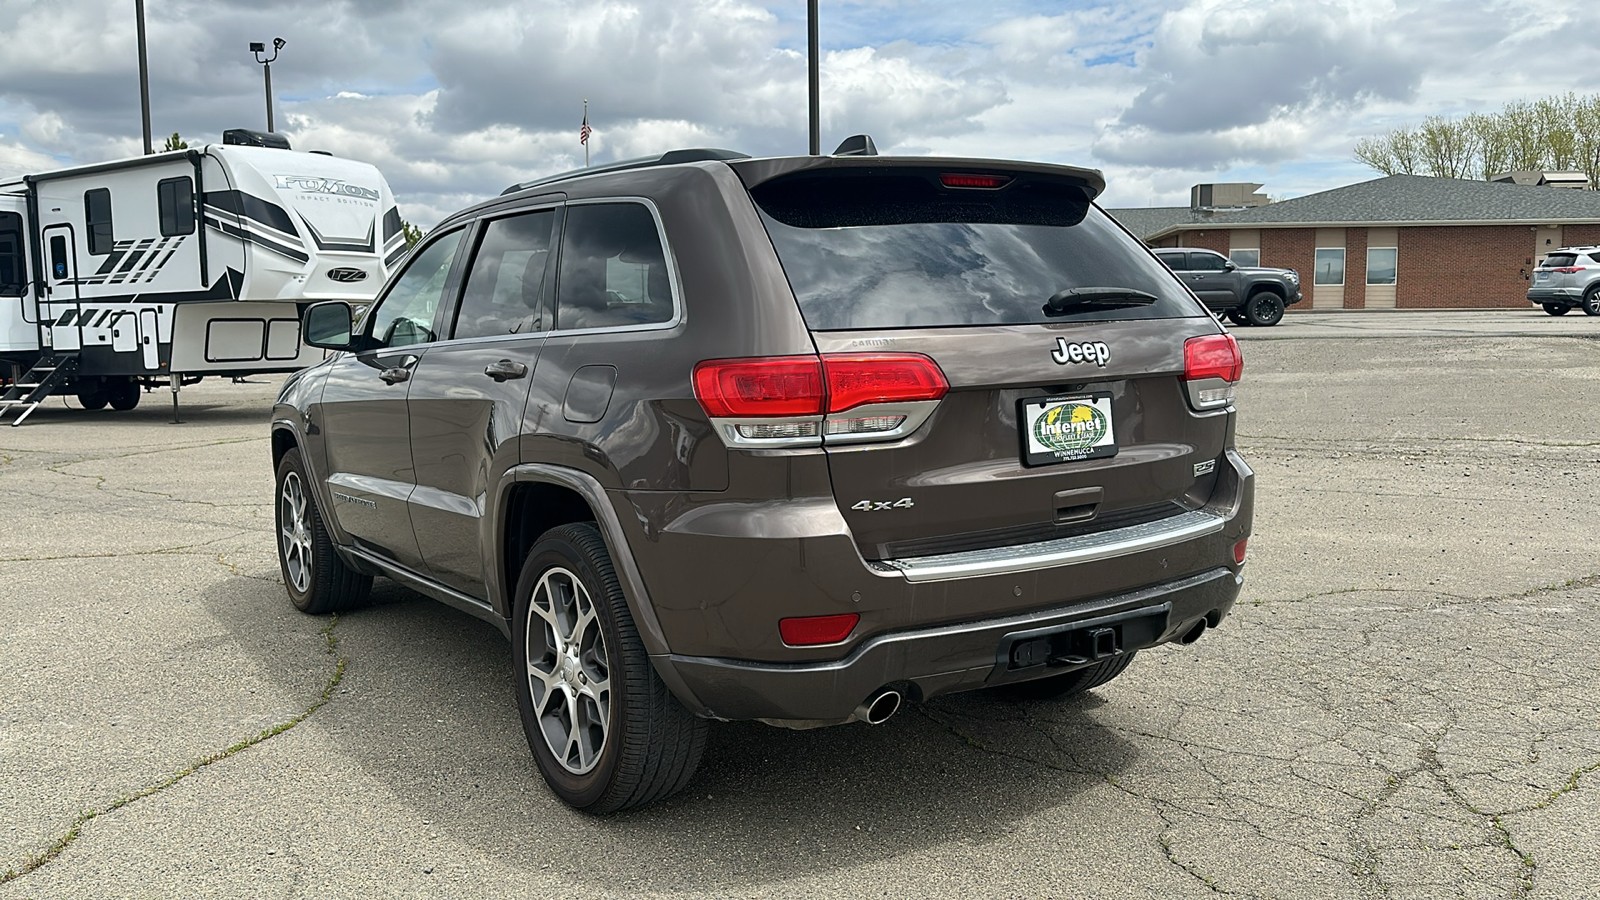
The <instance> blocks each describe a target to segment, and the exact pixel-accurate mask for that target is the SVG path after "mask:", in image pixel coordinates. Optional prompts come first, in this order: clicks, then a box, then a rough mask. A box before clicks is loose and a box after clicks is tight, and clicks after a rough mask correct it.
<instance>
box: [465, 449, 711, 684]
mask: <svg viewBox="0 0 1600 900" xmlns="http://www.w3.org/2000/svg"><path fill="white" fill-rule="evenodd" d="M492 508H493V509H494V510H495V518H494V520H493V523H492V536H493V539H492V540H490V541H487V542H486V543H485V546H487V547H490V548H492V550H491V552H492V553H493V554H494V558H493V559H491V560H490V565H489V566H487V567H486V569H487V573H486V574H487V575H488V577H489V578H491V579H493V581H494V583H493V584H491V585H489V590H488V593H489V600H490V603H491V604H492V605H493V606H494V609H495V611H496V612H497V613H499V614H500V615H501V616H504V617H505V618H506V621H507V625H508V629H507V633H508V634H509V633H511V632H510V629H509V625H510V618H511V611H512V607H513V606H514V605H515V597H514V596H513V595H514V593H515V591H516V584H517V578H518V576H519V575H520V574H521V572H522V564H523V561H524V560H526V559H527V555H528V551H529V550H531V549H532V548H533V545H534V544H535V543H536V542H537V541H538V540H539V536H540V535H542V534H543V533H544V532H546V531H548V530H549V529H551V528H554V527H556V526H558V525H565V524H568V523H570V522H585V521H586V522H591V523H593V524H594V526H595V529H596V530H598V531H599V532H600V538H601V540H603V541H605V544H606V552H607V553H609V554H610V555H611V564H612V566H613V567H614V568H615V570H616V573H617V582H618V583H619V584H620V585H621V587H622V594H623V597H624V598H625V599H626V600H627V602H628V612H629V613H630V614H631V615H632V616H633V624H634V627H635V628H637V629H638V631H639V637H640V639H641V640H642V641H643V642H644V646H645V651H646V652H647V653H648V654H649V655H650V660H651V664H652V665H653V666H654V668H655V670H656V673H657V674H658V675H659V676H660V677H661V680H662V681H663V682H664V683H665V684H666V686H667V689H668V690H670V691H671V692H672V693H673V694H674V695H675V696H677V698H678V700H679V702H680V703H682V704H683V705H684V706H686V707H688V708H689V709H690V710H691V711H693V712H695V713H696V714H697V715H705V714H706V707H705V705H704V704H702V703H701V702H700V701H699V700H698V698H696V697H695V695H694V692H693V691H691V690H689V687H688V685H687V684H685V683H684V681H683V679H682V678H680V677H679V676H678V674H677V672H676V670H674V669H673V667H672V664H671V662H670V656H671V650H670V648H669V647H668V646H667V640H666V636H665V634H664V633H663V632H662V630H661V622H660V620H659V619H658V618H657V617H656V612H655V607H654V606H653V605H652V604H651V602H650V594H649V591H648V590H647V589H646V588H645V584H644V577H643V575H642V574H641V573H640V572H639V566H638V564H637V563H636V562H635V561H634V558H633V553H632V552H631V551H630V549H629V547H628V539H627V536H626V534H625V533H624V531H623V528H622V521H621V519H620V518H619V517H618V515H617V511H616V508H615V507H614V506H612V504H611V500H610V498H609V497H608V496H607V495H606V490H605V488H604V487H603V486H602V485H601V484H600V482H599V481H598V480H596V479H595V478H594V476H592V475H589V474H588V473H586V472H581V471H579V470H577V469H569V468H566V467H565V466H555V465H549V464H546V463H524V464H522V465H519V466H515V467H513V468H512V469H510V470H508V471H507V472H506V474H505V476H504V477H502V478H501V480H500V482H499V484H498V485H497V486H496V498H495V503H494V506H493V507H492Z"/></svg>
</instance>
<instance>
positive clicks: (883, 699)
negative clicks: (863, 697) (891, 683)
mask: <svg viewBox="0 0 1600 900" xmlns="http://www.w3.org/2000/svg"><path fill="white" fill-rule="evenodd" d="M900 699H901V698H900V692H899V691H897V690H894V689H892V688H891V689H888V690H885V691H883V692H881V693H879V694H878V695H877V696H875V697H873V698H872V699H871V700H868V701H867V702H866V703H863V704H861V707H860V708H859V709H857V710H856V715H857V717H858V718H860V719H861V721H863V722H866V723H867V724H868V725H882V724H883V723H885V722H887V721H889V719H890V717H892V716H893V715H894V714H895V713H897V712H899V711H900Z"/></svg>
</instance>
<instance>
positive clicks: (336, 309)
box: [300, 300, 354, 350]
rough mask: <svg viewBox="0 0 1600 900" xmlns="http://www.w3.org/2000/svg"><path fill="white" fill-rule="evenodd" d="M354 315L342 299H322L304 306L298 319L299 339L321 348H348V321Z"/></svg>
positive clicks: (349, 321)
mask: <svg viewBox="0 0 1600 900" xmlns="http://www.w3.org/2000/svg"><path fill="white" fill-rule="evenodd" d="M353 318H354V317H353V316H352V315H351V312H350V304H348V303H346V302H344V301H343V300H324V301H323V302H321V303H313V304H311V305H310V306H308V307H306V317H305V318H304V319H302V320H301V321H300V340H301V342H302V343H305V344H308V345H310V346H312V347H320V348H322V349H323V350H349V349H350V323H351V320H352V319H353Z"/></svg>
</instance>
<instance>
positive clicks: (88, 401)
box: [78, 389, 109, 409]
mask: <svg viewBox="0 0 1600 900" xmlns="http://www.w3.org/2000/svg"><path fill="white" fill-rule="evenodd" d="M107 399H109V398H107V397H106V392H105V391H102V390H98V389H96V390H92V391H84V392H83V393H80V394H79V395H78V403H79V405H81V406H82V407H83V408H84V409H105V408H106V401H107Z"/></svg>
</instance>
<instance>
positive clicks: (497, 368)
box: [409, 209, 556, 600]
mask: <svg viewBox="0 0 1600 900" xmlns="http://www.w3.org/2000/svg"><path fill="white" fill-rule="evenodd" d="M555 224H556V211H555V210H554V209H543V210H536V211H533V212H525V213H520V214H518V215H513V216H506V217H503V218H498V219H491V220H488V221H487V222H485V223H484V224H483V225H482V226H481V227H480V229H479V233H478V238H477V240H476V243H477V247H476V249H475V250H474V251H473V253H472V258H471V262H470V263H468V264H467V265H466V266H465V271H466V272H467V276H466V283H465V284H464V285H463V287H462V290H461V301H460V303H459V304H458V306H457V309H456V310H455V311H453V314H448V315H447V318H448V319H449V320H450V321H449V322H448V323H447V326H446V329H447V330H446V334H447V337H448V338H449V340H447V341H445V342H443V343H441V344H438V345H436V346H434V347H432V348H430V349H429V350H428V352H427V353H426V354H424V356H423V358H422V360H421V362H419V363H418V365H417V371H416V374H415V375H414V376H413V377H412V379H411V396H410V401H409V406H410V410H411V453H412V458H413V461H414V463H415V466H416V473H417V489H416V491H414V492H413V493H412V495H411V521H412V523H413V524H414V525H415V527H416V529H417V531H418V532H419V533H422V534H426V535H428V542H427V546H426V547H425V548H424V551H423V556H424V558H425V559H426V560H427V563H428V568H429V570H430V571H431V572H432V573H433V576H434V577H435V578H437V579H438V580H439V581H441V582H443V583H444V584H447V585H449V586H450V587H453V588H455V589H456V590H459V591H461V592H463V593H466V594H468V595H470V596H472V597H476V598H478V599H482V600H487V599H488V593H489V591H488V587H487V584H486V582H487V581H488V579H489V578H490V576H491V573H490V572H488V571H486V568H485V562H486V560H488V559H490V558H491V557H492V554H486V553H484V552H483V551H484V548H485V547H489V546H492V542H493V540H494V536H493V534H492V533H491V532H490V530H489V528H488V523H489V522H490V521H491V520H492V518H493V517H492V516H490V515H489V514H488V513H489V510H488V509H486V504H487V503H488V500H489V497H490V496H491V494H492V491H493V488H494V486H495V485H496V484H498V483H499V482H500V479H501V477H502V476H503V475H504V474H505V473H506V471H507V470H509V469H511V468H512V467H513V466H515V465H517V463H518V462H519V461H520V457H519V447H520V441H519V436H520V435H521V433H522V422H523V416H522V413H523V408H524V407H525V406H526V405H527V401H528V388H529V385H530V384H532V383H533V370H534V366H535V365H536V364H537V363H538V361H539V350H540V347H541V346H542V345H543V343H544V337H545V327H546V325H547V323H548V321H549V313H548V309H549V308H550V307H549V303H548V300H547V291H548V289H549V287H550V284H551V282H552V281H553V280H554V279H553V278H552V277H551V273H550V272H549V265H548V262H549V260H550V257H551V253H550V246H551V236H552V233H553V231H554V228H555ZM508 587H509V585H508Z"/></svg>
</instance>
